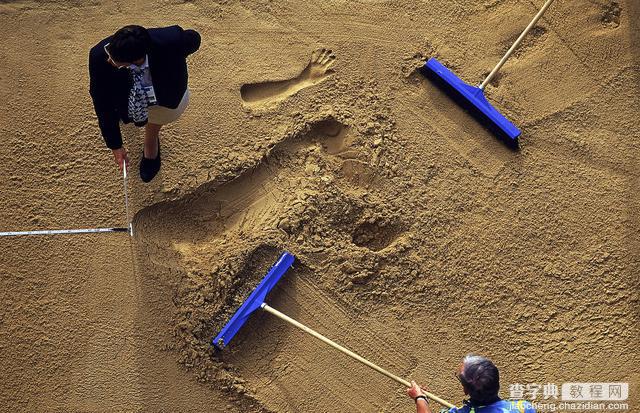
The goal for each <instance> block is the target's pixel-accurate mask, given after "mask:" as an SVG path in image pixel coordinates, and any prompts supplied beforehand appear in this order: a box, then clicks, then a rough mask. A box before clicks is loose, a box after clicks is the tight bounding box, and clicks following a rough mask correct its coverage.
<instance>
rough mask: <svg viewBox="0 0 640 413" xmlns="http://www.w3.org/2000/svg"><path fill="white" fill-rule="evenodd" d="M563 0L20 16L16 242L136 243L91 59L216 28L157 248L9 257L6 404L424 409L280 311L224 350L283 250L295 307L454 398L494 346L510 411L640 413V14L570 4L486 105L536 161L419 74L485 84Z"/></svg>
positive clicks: (33, 9) (131, 142)
mask: <svg viewBox="0 0 640 413" xmlns="http://www.w3.org/2000/svg"><path fill="white" fill-rule="evenodd" d="M541 3H542V2H541V1H540V0H535V1H516V0H487V1H475V0H455V1H426V0H425V1H415V0H414V1H405V0H394V1H375V0H370V1H364V0H363V1H353V0H352V1H346V0H327V1H322V2H316V1H302V0H300V1H268V0H257V1H237V0H228V1H224V0H220V1H201V0H196V1H186V2H181V1H169V0H166V1H153V2H151V1H150V2H146V1H145V2H142V1H141V2H126V1H125V2H119V1H118V2H102V1H87V2H84V1H40V2H36V1H24V2H23V1H18V2H12V1H0V100H1V101H2V102H4V103H3V111H2V114H1V115H0V142H2V145H0V176H1V177H2V179H1V180H0V193H1V194H2V196H1V197H0V208H1V210H2V212H1V213H0V224H1V225H0V227H1V228H0V230H2V231H8V230H24V229H48V228H83V227H102V226H114V225H117V226H124V225H126V223H125V218H124V214H125V211H124V205H123V192H122V181H121V177H120V175H119V173H118V171H117V168H116V167H115V165H114V164H113V161H112V155H111V153H110V151H108V150H107V149H106V148H105V147H104V145H103V142H102V140H101V138H100V135H99V131H98V128H97V124H96V119H95V115H94V113H93V109H92V106H91V101H90V97H89V95H88V78H87V76H88V74H87V67H86V62H87V53H88V50H89V48H90V47H91V46H92V45H93V44H95V43H96V42H98V41H99V40H101V39H102V38H103V37H105V36H106V35H108V34H110V33H113V32H114V31H115V30H116V29H117V28H119V27H120V26H122V25H125V24H130V23H137V24H142V25H145V26H149V27H153V26H163V25H170V24H176V23H177V24H180V25H182V26H183V27H185V28H194V29H197V30H198V31H200V33H201V34H202V37H203V43H202V47H201V49H200V50H199V51H198V52H197V53H196V54H195V55H193V56H192V57H190V60H189V65H190V89H191V92H192V94H191V104H190V107H189V109H188V110H187V112H186V113H185V115H184V116H183V118H181V119H180V120H179V121H178V122H176V123H175V124H172V125H170V126H169V127H167V128H165V129H163V131H162V140H163V141H162V142H163V147H162V150H163V169H162V171H161V174H160V175H159V177H158V178H156V179H155V180H154V181H153V182H152V183H151V184H149V185H144V184H142V183H141V182H140V180H139V179H138V178H137V176H136V173H135V172H136V170H135V168H133V169H132V175H133V179H131V181H130V185H129V190H130V195H131V200H132V209H133V212H134V213H135V218H134V226H135V229H136V236H135V238H134V239H133V240H130V239H129V238H128V237H127V236H126V235H124V234H102V235H73V236H71V235H63V236H55V237H30V238H0V250H1V251H2V255H1V257H2V258H1V259H0V297H1V302H2V305H1V306H0V366H1V367H2V372H1V373H0V410H2V411H11V412H34V411H45V412H114V411H118V412H120V411H130V412H161V411H166V412H205V411H206V412H211V411H214V412H247V411H250V412H303V411H304V412H407V413H409V412H412V411H414V407H413V404H412V402H411V401H410V400H409V399H407V398H406V396H405V395H404V388H402V387H401V386H398V385H396V384H395V383H394V382H391V381H390V380H389V379H387V378H385V377H383V376H381V375H379V374H376V373H374V372H372V371H369V370H368V369H366V368H365V367H363V366H360V365H358V364H356V363H355V362H352V361H351V360H349V359H346V358H345V357H344V356H342V355H340V354H339V353H336V352H335V351H333V350H331V349H329V348H328V347H326V346H325V345H323V344H321V343H319V342H317V341H316V340H314V339H312V338H310V337H308V336H306V335H304V334H303V333H301V332H299V331H296V330H294V329H293V328H292V327H290V326H287V325H285V324H284V323H283V322H282V321H280V320H278V319H275V318H274V317H272V316H270V315H268V314H258V315H257V316H256V317H254V318H253V319H252V320H251V321H250V323H249V324H247V326H246V328H244V329H243V330H242V331H241V333H240V334H239V335H238V336H237V337H236V339H235V340H234V341H233V342H232V345H231V346H229V348H227V349H226V350H225V351H224V352H223V353H214V352H213V351H212V349H211V347H210V345H209V342H210V339H211V337H212V336H213V335H214V334H215V332H216V330H217V328H219V326H220V325H221V324H222V323H223V322H224V319H225V318H226V317H227V316H228V315H229V314H230V313H231V312H232V311H233V310H234V309H235V308H236V307H237V306H238V305H239V304H240V302H241V301H242V300H243V298H244V294H246V292H248V291H249V290H251V288H253V286H254V285H255V283H256V282H257V280H258V279H259V278H260V277H261V275H262V274H264V272H265V271H266V269H268V267H269V266H270V265H271V263H273V262H274V260H275V259H276V258H277V256H278V254H279V253H280V251H282V250H285V249H286V250H289V251H291V252H292V253H294V254H295V255H296V256H297V257H298V259H299V263H298V264H297V265H296V267H295V269H294V270H293V271H291V272H289V273H288V274H287V275H286V277H285V278H284V279H283V281H282V282H281V283H280V284H279V285H278V287H277V289H276V290H275V291H274V293H273V294H272V298H271V299H270V302H271V304H272V306H274V307H275V308H278V309H280V310H281V311H283V312H285V313H287V314H289V315H291V316H292V317H294V318H297V319H299V320H300V321H302V322H304V323H306V324H308V325H309V326H310V327H312V328H315V329H317V330H319V331H320V332H321V333H323V334H326V335H327V336H329V337H331V338H333V339H335V340H337V341H338V342H340V343H342V344H344V345H346V346H348V347H350V348H352V349H353V350H354V351H356V352H358V353H360V354H362V355H363V356H365V357H367V358H370V359H371V360H372V361H374V362H376V363H378V364H380V365H382V366H383V367H385V368H387V369H389V370H391V371H392V372H394V373H395V374H398V375H400V376H402V377H406V378H410V379H416V380H418V381H421V382H426V383H428V384H429V386H430V389H431V390H432V391H433V392H434V393H436V394H438V395H440V396H442V397H444V398H445V399H448V400H451V401H452V402H454V403H456V404H459V403H460V400H461V399H462V394H461V391H460V389H459V385H458V384H457V383H456V381H455V379H454V377H453V373H452V372H453V370H454V368H455V366H456V364H457V363H458V360H459V359H460V358H461V357H462V356H463V355H464V354H466V353H468V352H471V351H473V352H478V353H481V354H485V355H488V356H490V357H491V358H492V359H493V360H494V361H495V362H496V363H497V364H498V366H499V367H500V368H501V373H502V383H503V393H502V394H503V396H508V385H509V384H512V383H549V382H551V383H557V384H558V385H560V384H561V383H563V382H568V381H571V382H589V381H599V382H617V381H622V382H630V383H631V399H630V403H631V405H632V406H634V407H632V410H631V411H635V410H637V409H638V408H639V406H640V404H639V403H640V396H639V395H640V389H639V386H638V383H639V382H640V367H639V366H640V354H639V351H638V342H639V334H638V333H639V319H640V314H639V313H640V312H639V308H640V303H639V299H638V298H639V297H638V291H639V287H640V285H639V284H640V277H639V269H640V196H639V190H640V180H639V177H640V172H639V170H640V169H639V166H640V126H639V123H640V122H639V119H640V101H639V99H638V93H639V92H640V74H639V73H640V2H638V1H637V0H626V1H619V2H612V1H608V0H579V1H566V0H565V1H563V0H558V1H557V2H556V3H555V4H554V5H552V7H551V8H550V9H549V11H548V13H547V15H546V16H545V17H544V18H543V19H542V20H541V21H540V22H539V24H538V26H537V27H536V28H535V29H534V31H533V32H532V34H531V35H530V36H529V37H528V38H527V39H526V41H525V43H524V44H523V46H522V47H521V49H520V50H519V51H518V52H517V53H516V55H515V56H514V57H513V58H512V60H510V61H509V62H508V63H507V64H506V65H505V66H504V69H503V71H502V72H501V73H500V76H499V77H498V78H497V79H495V80H494V81H493V84H492V85H491V86H490V87H488V89H487V96H488V97H489V99H490V100H491V101H492V102H493V103H494V104H495V105H496V107H498V108H499V109H500V110H501V111H502V112H503V113H504V114H506V115H507V116H508V117H509V118H511V119H512V120H513V121H514V123H516V124H517V125H519V126H520V127H521V128H522V129H523V131H524V132H523V135H522V138H521V146H520V149H519V150H517V151H513V150H510V149H508V148H507V147H506V146H505V145H503V144H502V143H501V142H499V141H498V140H496V139H495V138H494V137H493V136H491V135H490V134H489V133H488V132H487V131H486V130H484V129H483V128H482V127H481V126H479V125H478V124H477V123H476V122H475V121H474V120H473V119H472V118H470V117H469V116H468V115H467V114H466V113H465V112H464V111H462V110H461V109H460V108H458V107H457V106H455V105H454V104H453V103H452V102H451V101H450V100H449V99H448V97H446V96H445V95H443V94H442V93H441V92H440V91H439V90H438V89H436V88H435V87H434V86H433V85H432V84H430V83H429V82H428V81H426V80H425V79H423V78H422V76H421V75H419V74H418V73H417V72H416V71H415V69H416V67H417V66H419V65H420V62H421V61H423V60H424V59H425V58H427V57H430V56H437V57H438V59H440V60H441V61H442V62H443V63H445V64H446V65H447V66H448V67H450V68H452V69H453V70H454V71H455V72H456V73H457V74H458V75H459V76H460V77H462V78H463V79H465V80H466V81H468V82H471V83H476V82H480V80H481V79H482V78H483V76H484V75H486V74H487V73H488V71H489V70H490V69H491V68H492V66H493V64H495V62H497V61H498V60H499V58H500V56H501V55H502V53H503V52H504V51H506V49H507V48H508V47H509V45H510V43H511V42H512V41H513V40H514V39H515V38H516V37H517V35H518V34H519V31H520V30H521V29H522V28H523V27H524V26H525V25H526V24H527V22H528V20H529V19H530V17H531V16H532V15H533V14H534V13H535V11H536V8H537V7H539V6H540V5H541ZM322 48H325V49H330V50H331V51H332V53H333V54H334V55H335V56H336V59H335V61H334V62H333V64H332V65H329V63H330V62H328V61H326V62H325V61H324V60H327V59H321V61H317V60H318V59H317V56H316V59H313V60H314V61H317V62H316V63H313V62H312V63H311V64H310V59H311V58H312V52H313V51H314V50H316V49H322ZM123 131H124V136H125V140H126V145H127V147H128V149H129V152H130V154H131V157H132V159H133V161H134V165H137V161H138V159H139V156H140V153H141V131H140V130H137V129H136V128H134V127H125V128H124V129H123Z"/></svg>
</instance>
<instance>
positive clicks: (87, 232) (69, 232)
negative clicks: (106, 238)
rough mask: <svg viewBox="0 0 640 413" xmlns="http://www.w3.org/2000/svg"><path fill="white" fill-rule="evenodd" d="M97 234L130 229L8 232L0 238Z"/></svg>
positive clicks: (0, 234) (0, 233) (1, 234)
mask: <svg viewBox="0 0 640 413" xmlns="http://www.w3.org/2000/svg"><path fill="white" fill-rule="evenodd" d="M97 232H129V228H86V229H43V230H39V231H7V232H0V237H17V236H20V235H56V234H90V233H97Z"/></svg>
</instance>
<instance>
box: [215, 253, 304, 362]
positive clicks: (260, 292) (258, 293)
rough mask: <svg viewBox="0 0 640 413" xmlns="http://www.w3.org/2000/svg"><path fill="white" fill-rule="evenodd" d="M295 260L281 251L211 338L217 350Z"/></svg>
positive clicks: (244, 320) (258, 305)
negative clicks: (261, 277)
mask: <svg viewBox="0 0 640 413" xmlns="http://www.w3.org/2000/svg"><path fill="white" fill-rule="evenodd" d="M294 261H295V257H294V256H293V255H292V254H290V253H288V252H286V251H285V252H283V253H282V255H280V258H278V261H276V263H275V264H274V265H273V267H271V269H270V270H269V272H268V273H267V275H265V277H264V278H263V279H262V281H260V284H258V286H257V287H256V288H255V289H254V290H253V292H251V295H249V298H247V299H246V301H245V302H244V303H242V305H241V306H240V308H238V310H237V311H236V312H235V314H233V317H231V319H230V320H229V321H228V322H227V324H226V325H225V326H224V327H222V330H220V332H219V333H218V335H217V336H216V337H215V338H214V339H213V345H214V346H215V347H217V348H218V349H219V350H222V349H223V348H224V347H225V346H226V345H227V344H229V342H230V341H231V339H232V338H233V337H234V336H235V335H236V333H237V332H238V331H240V329H241V328H242V326H243V325H244V324H245V323H246V322H247V320H248V319H249V316H250V315H251V314H253V312H254V311H256V310H257V309H259V308H260V306H261V305H262V303H264V302H265V299H266V297H267V294H269V291H271V290H272V289H273V288H274V287H275V286H276V284H277V283H278V281H280V278H282V276H283V275H284V273H286V272H287V270H288V269H289V268H290V267H291V266H292V265H293V262H294Z"/></svg>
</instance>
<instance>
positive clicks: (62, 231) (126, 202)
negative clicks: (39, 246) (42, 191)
mask: <svg viewBox="0 0 640 413" xmlns="http://www.w3.org/2000/svg"><path fill="white" fill-rule="evenodd" d="M122 166H123V168H122V169H123V172H122V180H123V184H124V208H125V211H126V214H127V222H128V223H129V227H127V228H122V227H113V228H85V229H43V230H37V231H6V232H0V237H17V236H21V235H58V234H96V233H103V232H128V233H129V235H130V236H132V237H133V225H132V224H131V220H130V219H129V193H128V191H127V161H123V165H122Z"/></svg>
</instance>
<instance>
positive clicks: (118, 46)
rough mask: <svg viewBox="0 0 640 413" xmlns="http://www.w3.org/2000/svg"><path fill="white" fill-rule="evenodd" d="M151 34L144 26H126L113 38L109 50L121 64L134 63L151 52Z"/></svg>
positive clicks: (113, 57) (112, 56)
mask: <svg viewBox="0 0 640 413" xmlns="http://www.w3.org/2000/svg"><path fill="white" fill-rule="evenodd" d="M149 42H150V41H149V33H148V32H147V29H145V28H144V27H142V26H135V25H130V26H124V27H123V28H121V29H120V30H118V31H117V32H115V34H114V35H113V37H112V38H111V41H110V42H109V46H108V47H107V50H108V51H109V54H110V55H111V58H112V59H113V60H115V61H116V62H119V63H133V62H135V61H136V60H139V59H142V58H144V57H145V55H146V54H147V51H148V50H149Z"/></svg>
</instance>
